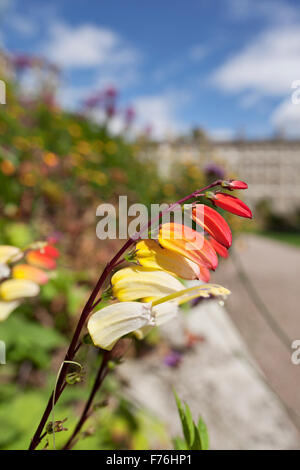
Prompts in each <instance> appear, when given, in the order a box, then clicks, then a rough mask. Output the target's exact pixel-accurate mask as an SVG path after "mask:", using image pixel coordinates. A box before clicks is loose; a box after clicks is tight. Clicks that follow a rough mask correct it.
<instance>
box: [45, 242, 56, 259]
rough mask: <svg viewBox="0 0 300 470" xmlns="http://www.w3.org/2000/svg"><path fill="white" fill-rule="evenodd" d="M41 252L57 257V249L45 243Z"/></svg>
mask: <svg viewBox="0 0 300 470" xmlns="http://www.w3.org/2000/svg"><path fill="white" fill-rule="evenodd" d="M41 252H42V253H43V254H44V255H46V256H50V258H58V257H59V251H58V250H57V249H56V248H55V246H53V245H46V246H45V247H44V248H43V249H42V250H41Z"/></svg>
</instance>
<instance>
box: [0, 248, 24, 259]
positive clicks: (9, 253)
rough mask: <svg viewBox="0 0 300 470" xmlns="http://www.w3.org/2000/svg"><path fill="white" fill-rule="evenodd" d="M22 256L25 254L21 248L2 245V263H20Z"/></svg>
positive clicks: (0, 254) (0, 249)
mask: <svg viewBox="0 0 300 470" xmlns="http://www.w3.org/2000/svg"><path fill="white" fill-rule="evenodd" d="M22 256H23V252H22V251H21V250H20V248H17V247H16V246H11V245H0V263H7V262H13V261H18V260H19V259H20V258H22Z"/></svg>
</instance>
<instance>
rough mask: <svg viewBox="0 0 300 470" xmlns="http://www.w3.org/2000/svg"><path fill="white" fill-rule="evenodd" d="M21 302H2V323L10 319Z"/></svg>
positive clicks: (0, 319) (0, 311) (0, 307)
mask: <svg viewBox="0 0 300 470" xmlns="http://www.w3.org/2000/svg"><path fill="white" fill-rule="evenodd" d="M20 303H21V302H19V301H18V300H13V301H12V302H1V301H0V322H1V321H4V320H6V319H7V317H9V315H10V314H11V312H13V311H14V310H15V309H16V308H17V307H18V306H19V305H20Z"/></svg>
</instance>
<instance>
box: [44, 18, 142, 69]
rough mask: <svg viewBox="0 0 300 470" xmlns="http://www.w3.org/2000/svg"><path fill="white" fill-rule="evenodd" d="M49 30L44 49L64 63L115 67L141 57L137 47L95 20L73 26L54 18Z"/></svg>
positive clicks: (51, 56) (56, 59)
mask: <svg viewBox="0 0 300 470" xmlns="http://www.w3.org/2000/svg"><path fill="white" fill-rule="evenodd" d="M49 33H50V40H49V42H48V44H46V45H45V47H44V52H45V54H46V55H47V57H48V58H49V59H50V60H52V61H53V62H55V63H57V64H58V65H60V66H63V67H82V68H83V67H97V66H103V65H105V66H108V65H109V66H112V67H113V66H114V67H116V66H119V65H129V64H132V63H135V62H136V61H137V60H138V54H137V51H136V50H135V49H133V48H132V47H130V46H128V45H127V44H126V43H125V41H123V40H122V38H121V37H120V36H119V35H118V34H117V33H115V32H114V31H112V30H110V29H108V28H103V27H99V26H95V25H92V24H83V25H80V26H77V27H71V26H68V25H66V24H64V23H61V22H54V23H53V24H52V25H51V26H50V31H49Z"/></svg>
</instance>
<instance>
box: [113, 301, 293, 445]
mask: <svg viewBox="0 0 300 470" xmlns="http://www.w3.org/2000/svg"><path fill="white" fill-rule="evenodd" d="M185 327H187V328H188V329H189V330H190V331H192V332H193V333H194V334H197V335H199V336H201V337H202V338H203V340H202V341H201V342H198V343H197V344H196V345H195V347H194V348H193V349H191V350H189V351H188V352H187V353H186V354H184V356H183V360H182V363H181V364H180V365H179V366H178V367H177V368H172V369H171V368H169V367H167V366H166V365H164V363H163V361H162V357H161V356H160V354H158V353H157V351H156V352H153V353H150V354H147V355H146V356H144V357H143V358H140V359H138V360H135V359H131V360H130V359H128V360H126V361H124V363H123V364H122V365H121V366H120V367H119V368H118V369H117V370H118V373H119V374H121V376H122V377H123V378H124V379H126V383H127V387H128V388H127V392H128V393H129V395H130V397H131V399H132V400H133V402H135V403H140V404H142V406H143V407H145V406H146V407H147V408H148V409H149V410H151V411H152V412H153V413H155V414H156V416H158V417H159V419H160V420H162V421H163V422H164V423H166V425H167V427H168V429H169V433H170V434H171V436H176V435H180V434H181V429H180V424H179V418H178V413H177V411H176V407H175V401H174V397H173V392H172V387H174V388H175V389H176V391H177V393H178V395H179V396H180V398H181V399H183V400H185V401H186V402H187V403H188V404H189V406H190V408H191V410H192V413H193V416H194V418H195V419H197V417H198V416H199V415H202V417H203V418H204V420H205V422H206V423H207V426H208V430H209V435H210V442H211V445H210V448H211V449H293V448H296V449H297V448H300V440H299V434H298V432H297V430H296V428H295V427H294V425H293V423H292V422H291V420H290V419H289V416H288V414H287V413H286V410H285V409H284V407H283V406H282V404H281V402H280V400H279V399H278V398H277V397H276V395H275V394H274V393H273V392H272V391H271V390H270V388H269V387H268V386H267V385H266V382H265V380H264V377H262V373H261V372H260V371H259V370H258V368H257V365H256V363H255V362H254V361H253V360H252V357H251V354H249V352H248V351H247V348H246V346H245V344H244V342H243V340H242V338H241V336H240V335H239V333H238V332H237V331H236V328H235V327H234V325H233V324H232V322H231V320H230V318H229V316H228V314H227V312H226V309H225V308H222V307H220V306H219V305H218V303H217V302H213V301H208V302H204V303H201V304H199V305H198V306H197V307H195V308H193V309H192V311H191V312H190V313H189V314H188V315H183V314H182V315H180V316H179V318H178V319H177V320H176V321H174V320H173V321H172V322H169V323H168V324H166V325H164V327H163V328H162V334H163V335H164V336H165V338H166V339H167V341H168V343H169V344H171V345H172V347H173V348H174V347H175V348H177V349H179V348H180V347H182V346H183V344H185V340H184V333H183V331H184V328H185ZM161 445H163V446H164V445H165V444H161Z"/></svg>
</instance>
